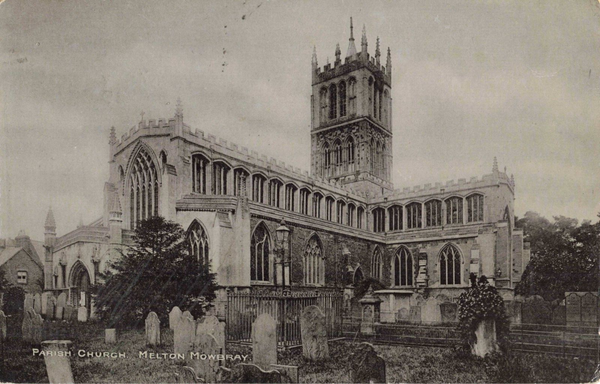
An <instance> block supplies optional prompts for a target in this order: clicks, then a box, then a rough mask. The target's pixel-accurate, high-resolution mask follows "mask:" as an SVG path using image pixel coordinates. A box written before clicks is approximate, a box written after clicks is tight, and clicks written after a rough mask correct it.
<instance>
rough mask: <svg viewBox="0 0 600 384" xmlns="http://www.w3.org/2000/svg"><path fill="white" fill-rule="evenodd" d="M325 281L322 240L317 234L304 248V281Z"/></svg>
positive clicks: (318, 283)
mask: <svg viewBox="0 0 600 384" xmlns="http://www.w3.org/2000/svg"><path fill="white" fill-rule="evenodd" d="M324 282H325V262H324V259H323V247H322V246H321V241H319V239H318V237H317V236H316V235H315V236H313V237H311V238H310V240H309V241H308V244H307V245H306V249H305V250H304V283H305V284H312V285H323V284H324Z"/></svg>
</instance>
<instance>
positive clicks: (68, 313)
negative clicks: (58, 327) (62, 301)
mask: <svg viewBox="0 0 600 384" xmlns="http://www.w3.org/2000/svg"><path fill="white" fill-rule="evenodd" d="M74 313H75V308H74V307H73V306H72V305H67V306H65V312H64V314H63V319H65V320H73V314H74Z"/></svg>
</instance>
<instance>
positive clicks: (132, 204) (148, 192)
mask: <svg viewBox="0 0 600 384" xmlns="http://www.w3.org/2000/svg"><path fill="white" fill-rule="evenodd" d="M131 167H132V168H131V175H130V179H129V181H130V192H129V225H130V229H134V228H135V227H136V225H137V224H138V223H139V221H140V220H144V219H147V218H149V217H151V216H154V215H157V214H158V193H159V189H158V173H157V171H156V166H155V165H154V162H153V161H152V158H151V157H150V155H149V154H148V152H146V150H145V149H144V148H142V149H140V151H139V153H138V154H137V155H136V157H135V159H134V160H133V162H132V164H131Z"/></svg>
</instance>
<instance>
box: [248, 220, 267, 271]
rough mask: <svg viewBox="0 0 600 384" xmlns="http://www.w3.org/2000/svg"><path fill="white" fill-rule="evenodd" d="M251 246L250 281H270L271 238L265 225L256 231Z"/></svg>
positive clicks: (259, 226) (258, 227)
mask: <svg viewBox="0 0 600 384" xmlns="http://www.w3.org/2000/svg"><path fill="white" fill-rule="evenodd" d="M250 246H251V248H250V280H252V281H265V282H267V281H269V268H270V266H271V263H270V258H269V255H270V237H269V231H268V230H267V228H266V227H265V225H264V224H263V223H260V224H259V225H258V226H257V227H256V229H255V230H254V233H253V234H252V241H251V244H250Z"/></svg>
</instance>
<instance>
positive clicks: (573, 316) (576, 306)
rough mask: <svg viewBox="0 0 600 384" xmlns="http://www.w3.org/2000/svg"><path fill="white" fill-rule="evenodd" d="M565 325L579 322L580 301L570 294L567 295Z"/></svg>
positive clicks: (577, 297) (576, 296)
mask: <svg viewBox="0 0 600 384" xmlns="http://www.w3.org/2000/svg"><path fill="white" fill-rule="evenodd" d="M566 307H567V323H578V322H580V321H581V299H580V298H579V295H577V294H575V293H571V294H569V295H567V300H566Z"/></svg>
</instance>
